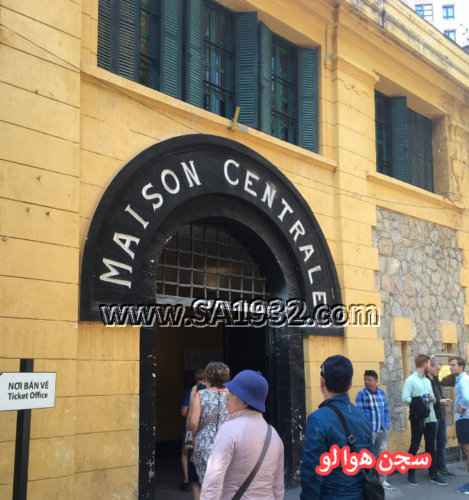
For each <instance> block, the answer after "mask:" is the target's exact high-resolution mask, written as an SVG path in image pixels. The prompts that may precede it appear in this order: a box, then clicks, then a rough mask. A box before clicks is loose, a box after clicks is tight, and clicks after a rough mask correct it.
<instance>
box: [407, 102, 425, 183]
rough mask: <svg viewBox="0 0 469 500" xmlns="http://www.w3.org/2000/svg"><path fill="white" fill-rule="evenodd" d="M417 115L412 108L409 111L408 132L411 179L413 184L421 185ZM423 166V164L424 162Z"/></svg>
mask: <svg viewBox="0 0 469 500" xmlns="http://www.w3.org/2000/svg"><path fill="white" fill-rule="evenodd" d="M416 122H417V117H416V113H415V111H412V110H411V109H409V110H408V112H407V134H408V141H409V181H408V182H410V183H411V184H412V185H413V186H418V185H419V178H418V176H419V174H418V172H419V155H418V147H417V123H416ZM422 166H423V164H422Z"/></svg>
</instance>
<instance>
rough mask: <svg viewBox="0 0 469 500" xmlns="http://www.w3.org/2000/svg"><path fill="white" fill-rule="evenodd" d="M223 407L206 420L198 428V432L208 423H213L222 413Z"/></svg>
mask: <svg viewBox="0 0 469 500" xmlns="http://www.w3.org/2000/svg"><path fill="white" fill-rule="evenodd" d="M220 412H221V408H220V409H219V410H218V411H216V412H215V413H214V414H213V415H212V416H211V417H210V418H209V419H208V420H206V421H205V422H204V423H203V424H202V425H201V426H200V427H199V428H198V429H197V434H198V433H199V432H201V431H203V430H204V429H205V427H207V425H209V424H211V423H212V422H213V421H214V420H215V419H216V418H217V417H218V415H219V414H220Z"/></svg>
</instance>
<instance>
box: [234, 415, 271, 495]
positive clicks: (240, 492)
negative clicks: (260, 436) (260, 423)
mask: <svg viewBox="0 0 469 500" xmlns="http://www.w3.org/2000/svg"><path fill="white" fill-rule="evenodd" d="M271 437H272V426H270V425H269V424H267V435H266V437H265V441H264V446H263V447H262V451H261V455H260V457H259V460H258V461H257V463H256V465H255V467H254V469H252V471H251V474H249V476H248V477H247V478H246V479H245V480H244V483H243V484H242V485H241V486H240V488H239V490H238V491H237V492H236V493H235V496H234V497H233V498H232V499H231V500H240V499H241V497H242V496H243V495H244V493H245V492H246V490H247V489H248V488H249V486H250V484H251V483H252V480H253V479H254V478H255V477H256V474H257V473H258V471H259V469H260V468H261V465H262V462H263V461H264V458H265V455H266V453H267V450H268V448H269V445H270V439H271Z"/></svg>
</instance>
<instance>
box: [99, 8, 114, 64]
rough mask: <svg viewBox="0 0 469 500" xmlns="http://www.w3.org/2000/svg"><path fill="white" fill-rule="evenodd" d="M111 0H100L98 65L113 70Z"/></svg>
mask: <svg viewBox="0 0 469 500" xmlns="http://www.w3.org/2000/svg"><path fill="white" fill-rule="evenodd" d="M111 9H112V6H111V0H99V7H98V66H99V67H100V68H103V69H107V70H108V71H113V68H112V64H111V62H112V61H111V40H112V39H111V12H112V11H111Z"/></svg>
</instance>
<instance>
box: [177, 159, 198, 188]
mask: <svg viewBox="0 0 469 500" xmlns="http://www.w3.org/2000/svg"><path fill="white" fill-rule="evenodd" d="M189 163H190V165H191V168H192V170H189V167H188V166H187V165H186V163H185V162H182V163H181V165H182V168H183V169H184V173H185V174H186V177H187V180H188V181H189V187H192V186H193V185H194V184H193V182H192V181H194V182H195V183H196V184H197V186H200V181H199V176H198V175H197V172H196V171H195V166H194V162H193V161H192V160H191V161H189Z"/></svg>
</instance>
